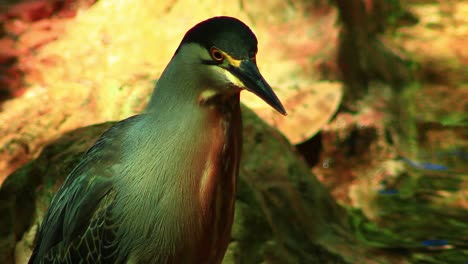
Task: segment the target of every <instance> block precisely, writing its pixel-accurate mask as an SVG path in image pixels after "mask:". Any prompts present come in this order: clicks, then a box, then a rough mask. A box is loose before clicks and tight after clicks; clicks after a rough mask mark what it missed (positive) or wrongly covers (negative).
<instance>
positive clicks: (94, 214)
mask: <svg viewBox="0 0 468 264" xmlns="http://www.w3.org/2000/svg"><path fill="white" fill-rule="evenodd" d="M141 118H142V116H141V115H136V116H133V117H130V118H127V119H125V120H122V121H120V122H118V123H116V124H114V125H113V126H112V127H111V128H109V129H108V130H107V131H106V132H104V133H103V134H102V136H101V137H100V138H99V139H98V140H97V141H96V143H95V144H94V145H93V146H92V147H91V148H90V149H89V150H88V151H87V152H86V154H85V155H84V156H83V158H82V160H81V161H80V163H79V164H78V165H77V166H76V167H75V168H74V169H73V170H72V172H71V173H70V174H69V175H68V176H67V178H66V179H65V181H64V183H63V184H62V186H61V187H60V189H59V190H58V192H57V193H56V194H55V196H54V198H53V199H52V202H51V204H50V206H49V209H48V211H47V213H46V215H45V217H44V221H43V223H42V225H41V227H40V229H39V233H38V236H37V242H36V244H37V246H36V248H35V250H34V252H33V257H34V255H37V256H36V257H39V258H42V257H44V255H45V254H46V253H47V252H49V251H50V250H51V249H52V248H53V247H55V246H56V245H58V244H62V245H71V244H73V241H74V240H75V239H76V237H78V236H83V235H85V234H86V233H89V232H88V231H89V230H88V229H89V228H90V225H91V223H92V222H93V221H94V222H99V221H100V219H98V218H100V217H103V216H104V215H106V211H108V210H109V208H110V207H111V204H112V200H113V197H114V194H113V177H112V176H113V173H114V172H115V169H113V167H114V166H116V165H118V163H119V162H120V159H121V157H120V147H121V146H120V140H121V137H122V135H123V132H124V131H126V130H127V129H129V128H130V127H131V126H133V125H134V124H135V123H136V122H138V121H139V120H140V119H141ZM89 234H91V233H89Z"/></svg>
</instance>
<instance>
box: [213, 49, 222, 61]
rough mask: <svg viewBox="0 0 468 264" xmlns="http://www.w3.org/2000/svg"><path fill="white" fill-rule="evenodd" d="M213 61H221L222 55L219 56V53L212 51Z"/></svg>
mask: <svg viewBox="0 0 468 264" xmlns="http://www.w3.org/2000/svg"><path fill="white" fill-rule="evenodd" d="M212 55H213V59H215V60H222V59H223V55H222V54H221V52H219V51H217V50H213V53H212Z"/></svg>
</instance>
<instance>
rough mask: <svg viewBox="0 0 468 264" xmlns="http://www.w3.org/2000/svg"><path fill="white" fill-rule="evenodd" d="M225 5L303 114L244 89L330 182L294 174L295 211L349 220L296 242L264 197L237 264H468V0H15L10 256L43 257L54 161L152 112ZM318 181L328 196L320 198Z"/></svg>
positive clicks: (9, 102)
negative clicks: (160, 89)
mask: <svg viewBox="0 0 468 264" xmlns="http://www.w3.org/2000/svg"><path fill="white" fill-rule="evenodd" d="M217 15H229V16H234V17H237V18H239V19H241V20H242V21H244V22H245V23H246V24H248V25H249V26H250V27H251V28H252V30H253V31H254V32H255V34H256V35H257V38H258V40H259V53H258V55H257V62H258V65H259V68H260V70H261V72H262V74H263V75H264V77H265V79H266V80H267V81H268V82H269V83H270V84H271V85H272V87H273V88H274V89H275V91H276V92H277V94H278V96H279V98H280V99H281V100H282V101H283V103H284V106H285V108H286V109H287V111H288V113H289V115H288V116H287V117H283V116H280V115H278V114H277V113H275V112H274V111H273V110H271V109H270V107H269V106H268V105H265V104H264V103H263V102H262V101H261V100H259V99H256V97H255V96H251V95H249V94H248V93H246V92H244V93H243V94H242V102H243V103H244V104H245V105H246V106H247V107H249V108H250V109H252V110H253V111H254V112H255V113H256V114H257V115H258V116H259V117H261V118H262V119H263V120H264V121H265V122H266V123H267V124H268V125H269V126H271V127H273V128H275V129H277V130H279V131H280V132H281V133H282V134H283V135H284V137H285V138H286V139H287V140H288V142H289V143H290V144H291V145H292V146H290V148H291V153H292V154H291V155H293V157H294V159H296V160H298V161H297V162H299V163H300V164H301V165H297V166H295V165H294V166H293V165H290V164H289V163H288V166H289V167H288V168H289V170H288V171H289V172H288V173H291V175H292V173H295V172H291V171H293V170H294V168H296V167H298V166H299V167H300V166H303V168H304V173H302V172H301V175H303V176H302V177H304V179H307V180H305V181H311V182H312V186H315V187H314V188H311V189H305V190H302V189H300V188H301V185H300V184H296V183H297V182H294V184H293V185H292V186H294V189H295V191H297V192H298V193H300V194H301V195H302V196H300V199H299V198H298V200H292V203H293V205H291V206H292V207H294V206H295V205H294V204H295V203H300V204H306V205H307V204H309V205H311V206H310V208H309V207H308V208H309V209H310V210H311V211H314V210H315V211H316V212H317V215H322V214H330V215H333V216H330V217H331V219H333V221H334V220H337V221H336V223H334V227H333V228H330V230H333V231H330V232H323V233H321V232H318V233H320V234H316V233H317V232H315V231H314V232H311V233H314V234H315V235H311V236H310V237H306V238H298V237H297V236H296V235H294V236H291V237H293V238H291V239H289V238H290V237H289V234H290V231H287V228H286V227H284V229H283V227H282V226H281V225H282V224H281V223H279V222H275V219H269V220H268V212H271V211H270V210H274V209H272V207H268V206H266V207H265V205H262V203H261V199H260V202H259V199H258V197H257V199H254V198H252V199H253V202H252V203H257V202H259V204H260V205H259V207H258V208H257V209H258V210H259V211H260V213H259V214H258V215H256V217H257V218H255V219H257V220H258V221H260V222H261V223H260V222H259V223H260V225H263V224H265V225H266V226H268V227H267V228H266V229H265V230H269V231H268V232H271V237H268V239H266V238H265V239H263V240H261V239H260V238H258V237H256V238H255V239H259V240H258V241H260V240H261V241H262V242H261V243H260V242H259V244H258V245H257V244H255V245H254V242H253V240H252V238H249V239H251V240H250V241H252V242H251V243H252V245H251V246H249V244H248V243H247V244H242V245H243V246H240V247H236V246H234V244H233V246H232V247H231V246H230V249H229V251H228V255H227V257H226V260H225V263H468V165H467V164H468V130H467V125H468V67H467V66H468V48H467V47H468V2H467V1H461V0H460V1H456V0H438V1H437V0H391V1H390V0H355V1H349V0H302V1H286V0H270V1H243V0H238V1H214V0H211V1H208V0H202V1H192V0H179V1H177V0H167V1H143V0H133V1H131V0H118V1H117V0H101V1H94V0H0V186H1V187H0V221H1V222H0V263H14V262H15V260H16V263H24V262H25V260H26V259H27V257H28V254H29V253H28V250H29V249H30V246H31V244H32V243H33V242H32V241H33V240H34V232H35V229H34V228H32V227H34V223H35V222H36V221H38V222H40V218H41V216H42V214H41V213H40V212H43V210H45V208H47V203H48V201H50V196H51V195H52V193H53V192H54V191H55V190H56V188H57V186H59V185H60V184H59V183H60V182H61V181H62V180H63V178H61V179H60V180H57V181H56V180H54V181H52V182H46V181H44V180H42V178H41V177H45V176H44V175H43V174H44V171H47V172H48V173H49V172H50V171H51V170H52V171H53V170H57V171H59V169H55V167H54V166H55V165H54V164H55V163H58V162H61V161H64V164H65V165H63V166H64V167H65V166H68V167H70V166H71V165H70V164H75V163H73V162H68V156H67V155H71V154H70V153H72V154H73V155H75V154H76V153H82V152H83V151H85V149H86V147H90V146H91V145H92V140H91V139H89V137H88V136H83V135H88V134H86V133H91V134H92V135H93V137H97V136H99V134H100V133H102V128H101V130H99V129H98V130H97V131H94V130H92V129H96V128H95V127H91V128H89V129H88V130H83V129H82V128H85V127H88V126H90V125H95V124H99V123H104V122H108V121H116V120H120V119H123V118H126V117H128V116H131V115H134V114H137V113H139V112H141V111H142V109H143V108H144V106H145V104H146V102H147V101H148V99H149V96H150V94H151V92H152V89H153V87H154V83H155V82H156V81H157V78H158V77H159V75H160V74H161V72H162V70H163V69H164V67H165V66H166V65H167V63H168V62H169V60H170V59H171V57H172V55H173V53H174V51H175V50H176V48H177V46H178V45H179V42H180V41H181V39H182V37H183V35H184V34H185V32H186V31H187V30H188V29H189V28H191V27H192V26H193V25H195V24H196V23H198V22H200V21H201V20H204V19H207V18H209V17H212V16H217ZM248 122H249V121H247V123H248ZM256 122H259V121H256ZM247 126H248V125H247ZM77 131H78V132H77ZM89 131H91V132H89ZM70 133H71V134H70ZM64 135H65V138H64ZM67 135H72V136H69V137H68V138H67V137H66V136H67ZM249 136H251V137H252V138H253V137H254V135H253V134H249V132H247V135H246V137H249ZM82 137H85V138H86V139H87V141H86V143H85V142H84V141H83V142H81V141H79V140H78V139H80V138H82ZM279 137H282V136H279ZM91 138H92V137H91ZM94 139H95V138H93V140H94ZM278 140H280V139H278ZM77 141H78V142H79V143H80V144H83V146H81V145H80V148H79V150H76V151H75V150H73V148H74V147H70V146H72V145H71V144H74V143H72V142H77ZM56 142H61V143H60V144H59V145H57V144H56ZM54 143H55V144H56V145H54ZM289 143H285V144H288V146H289ZM77 144H78V143H77ZM246 144H248V143H246ZM265 144H267V143H265ZM46 146H57V147H55V148H54V147H49V148H48V152H46V151H44V152H42V151H43V149H44V147H46ZM73 146H75V145H73ZM271 148H274V146H271ZM65 149H66V151H65ZM247 149H248V147H247ZM266 149H268V148H266ZM74 151H75V152H74ZM41 152H42V153H43V154H41ZM44 153H45V154H44ZM278 153H279V154H278V157H279V156H280V155H283V154H282V153H281V152H278ZM76 155H77V157H79V155H78V154H76ZM284 155H289V154H284ZM38 157H40V158H39V159H37V160H35V159H36V158H38ZM75 159H76V157H75ZM34 160H35V161H34ZM246 160H247V158H246ZM54 162H55V163H54ZM40 164H47V165H40ZM275 166H280V165H278V164H271V163H270V164H269V168H270V169H271V170H272V171H280V170H281V168H278V167H275ZM36 168H41V169H40V170H39V169H37V170H36ZM301 168H302V167H301ZM64 170H65V169H64ZM60 171H61V169H60ZM65 171H66V170H65ZM288 173H286V176H287V174H288ZM46 174H47V173H46ZM62 174H63V173H62ZM65 176H66V174H65V175H61V177H65ZM286 176H285V177H286ZM15 177H16V179H15ZM242 177H244V176H242ZM290 178H291V177H290ZM247 179H248V178H247ZM317 180H318V181H317ZM246 181H247V183H248V182H249V181H248V180H246ZM288 181H293V180H292V179H288ZM315 181H317V183H316V185H315ZM46 183H47V184H46ZM247 185H248V184H247ZM249 186H250V188H251V190H252V191H253V192H254V193H255V190H256V189H255V186H254V187H252V186H253V185H249ZM49 189H50V190H49ZM241 189H242V187H241ZM318 189H320V190H323V192H322V191H320V192H317V190H318ZM44 190H48V191H44ZM308 192H311V193H314V195H316V197H318V196H320V199H324V201H327V202H326V203H327V206H324V207H323V208H322V207H317V206H316V205H315V204H313V203H312V202H310V203H309V202H308V201H307V199H306V198H304V197H307V193H308ZM39 193H40V195H39ZM316 193H320V194H316ZM41 195H45V196H41ZM25 196H27V197H28V198H27V199H26V198H24V197H25ZM254 196H255V195H254ZM44 197H46V198H44ZM249 197H250V196H249ZM37 199H42V200H41V201H42V204H43V205H42V206H38V202H37ZM295 201H296V202H295ZM246 204H247V205H248V206H250V207H251V208H254V206H252V204H251V203H250V202H246ZM328 205H330V206H328ZM330 208H333V209H330ZM257 209H256V210H257ZM239 210H241V209H238V211H239ZM321 210H323V211H321ZM299 211H300V210H299ZM299 211H298V212H299ZM330 211H333V213H330ZM240 212H243V211H242V210H241V211H240ZM248 212H250V211H248ZM276 213H279V214H280V215H281V212H276ZM284 214H287V213H286V212H284ZM270 216H271V215H270ZM283 216H284V215H283ZM237 217H238V216H237V215H236V221H237ZM239 217H240V216H239ZM298 218H300V217H299V216H298ZM337 218H339V219H337ZM249 219H254V218H249ZM262 219H263V220H262ZM264 219H267V221H266V220H264ZM324 219H325V218H324ZM239 221H240V220H239ZM262 221H266V222H265V223H263V222H262ZM298 221H299V220H298ZM314 221H315V220H312V219H310V218H307V217H305V218H304V219H302V220H300V223H303V224H304V226H306V225H307V223H308V222H314ZM330 221H331V222H333V221H332V220H330ZM327 222H329V221H328V220H327V221H324V226H325V225H327ZM331 222H329V223H331ZM338 222H339V223H338ZM283 224H284V223H283ZM243 225H245V226H246V228H247V229H246V230H249V229H248V226H251V225H253V224H252V223H243ZM298 225H299V226H301V225H300V224H298ZM330 225H331V224H330ZM304 228H305V227H304ZM315 229H317V230H319V229H321V227H320V226H316V227H314V230H315ZM256 230H257V231H258V230H260V231H258V232H261V230H263V229H252V230H250V231H248V232H257V231H256ZM275 230H276V231H275ZM278 230H280V231H278ZM284 230H286V231H284ZM327 230H328V229H327ZM233 232H237V231H236V230H234V231H233ZM239 232H241V231H239ZM291 232H293V231H291ZM234 237H235V235H234ZM260 237H261V236H260ZM301 239H302V240H301ZM289 240H291V241H296V242H297V243H296V242H295V243H296V244H294V243H292V244H291V245H293V246H291V245H289V244H288V243H289V242H287V241H289ZM239 241H243V240H242V239H239ZM255 241H257V240H255ZM284 241H286V242H284ZM304 241H308V242H310V243H311V245H310V247H301V246H298V245H301V244H304V243H308V242H304ZM239 243H241V242H239ZM272 243H273V244H274V245H273V246H272ZM296 246H297V248H296ZM276 247H278V248H282V251H281V252H282V253H281V254H280V255H281V257H278V256H277V254H279V253H277V252H274V250H273V249H275V248H276ZM253 248H255V249H261V250H257V251H256V252H253ZM317 248H320V250H317ZM316 250H317V251H316ZM324 252H329V254H330V256H329V255H327V254H328V253H327V254H325V253H324ZM321 254H322V255H323V257H321V258H318V257H317V256H318V255H321ZM319 260H320V261H319ZM324 261H325V262H324Z"/></svg>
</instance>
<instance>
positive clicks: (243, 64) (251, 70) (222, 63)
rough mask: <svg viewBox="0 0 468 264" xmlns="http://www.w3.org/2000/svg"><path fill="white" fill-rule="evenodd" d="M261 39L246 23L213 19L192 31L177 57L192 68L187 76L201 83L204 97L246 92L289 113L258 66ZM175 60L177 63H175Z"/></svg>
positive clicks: (218, 18) (279, 110)
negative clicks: (257, 58)
mask: <svg viewBox="0 0 468 264" xmlns="http://www.w3.org/2000/svg"><path fill="white" fill-rule="evenodd" d="M256 55H257V38H256V37H255V35H254V33H253V32H252V30H250V28H249V27H248V26H247V25H245V24H244V23H243V22H241V21H240V20H238V19H236V18H232V17H213V18H210V19H208V20H205V21H202V22H200V23H199V24H197V25H195V26H194V27H193V28H191V29H190V30H189V31H188V32H187V33H186V34H185V36H184V38H183V39H182V42H181V44H180V46H179V48H178V49H177V51H176V53H175V55H174V58H177V59H178V60H180V61H182V62H183V64H184V65H185V66H189V67H188V68H189V70H188V71H186V72H187V74H189V75H190V76H196V78H195V77H193V78H192V79H193V80H195V79H196V80H197V81H198V84H197V85H198V86H199V87H200V89H205V90H203V91H202V93H201V94H202V95H206V96H207V97H209V96H214V95H222V94H232V93H238V92H239V91H241V90H243V89H245V90H248V91H250V92H252V93H254V94H256V95H257V96H259V97H260V98H262V99H263V100H264V101H265V102H266V103H268V104H269V105H270V106H271V107H273V108H274V109H276V110H277V111H278V112H280V113H281V114H286V111H285V109H284V107H283V105H282V104H281V102H280V101H279V99H278V97H277V96H276V95H275V93H274V92H273V90H272V88H271V87H270V85H269V84H268V83H267V82H266V81H265V79H264V78H263V76H262V75H261V74H260V71H259V70H258V67H257V64H256ZM174 58H173V60H174Z"/></svg>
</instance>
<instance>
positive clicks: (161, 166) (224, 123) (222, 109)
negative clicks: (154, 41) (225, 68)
mask: <svg viewBox="0 0 468 264" xmlns="http://www.w3.org/2000/svg"><path fill="white" fill-rule="evenodd" d="M167 77H168V76H163V77H162V78H161V79H160V82H161V81H162V83H159V84H158V88H157V89H156V91H155V93H154V95H153V98H152V100H151V104H150V106H149V107H148V110H147V113H146V115H145V118H144V119H143V120H142V122H141V123H140V124H139V125H138V126H136V127H135V128H134V133H135V134H136V135H138V136H135V137H132V138H133V139H132V140H133V143H132V144H129V145H131V147H130V148H129V149H128V150H127V151H126V154H127V155H128V157H129V161H131V162H128V163H127V164H129V165H130V166H128V168H127V170H126V172H127V173H126V175H125V176H124V177H129V178H131V179H129V178H127V179H128V180H126V181H123V182H124V183H125V184H126V186H123V187H122V191H123V192H125V193H129V194H141V197H140V198H141V199H140V198H139V199H137V200H138V204H132V205H128V204H127V205H123V206H124V207H128V208H125V210H122V212H129V214H132V215H134V216H130V215H128V216H124V217H128V219H141V223H140V224H138V223H134V222H133V223H132V232H133V233H134V235H136V236H142V237H145V236H148V235H149V234H151V235H152V236H154V238H155V243H157V242H161V240H158V236H159V237H161V236H164V237H170V238H172V239H173V240H172V241H171V240H168V241H165V243H167V244H164V245H160V246H162V247H166V248H174V247H176V245H177V243H181V241H187V239H186V237H185V236H186V235H187V234H189V235H190V236H192V235H193V236H198V237H199V240H198V241H197V240H196V239H195V237H194V238H193V239H194V240H192V241H193V242H194V243H201V244H202V245H203V244H219V243H221V244H226V246H227V243H228V241H229V234H230V228H231V224H232V217H233V208H234V204H233V202H234V195H235V189H236V177H237V175H238V166H239V157H240V152H241V144H242V139H241V128H242V125H241V116H240V107H239V93H234V94H231V95H216V94H215V95H212V94H211V95H210V94H208V95H210V96H208V97H206V95H203V94H202V93H203V91H199V92H198V93H196V92H194V93H192V92H193V91H187V93H188V94H184V90H185V89H184V87H174V86H172V87H171V86H169V84H167V83H164V82H165V81H166V80H167V79H166V78H167ZM181 83H184V82H183V81H182V82H181ZM165 89H180V91H178V92H176V93H174V92H170V93H168V91H166V90H165ZM158 90H159V92H158ZM178 93H179V94H178ZM168 94H171V96H172V95H173V94H176V95H175V96H178V98H177V100H179V101H177V104H176V105H175V106H174V101H172V100H175V99H174V98H172V99H170V98H169V97H167V96H166V95H168ZM177 94H178V95H177ZM136 154H138V155H136ZM132 156H133V157H138V158H137V159H134V158H132ZM130 182H131V183H130ZM122 209H123V208H122ZM142 215H143V216H144V217H142ZM144 218H146V219H144ZM132 221H134V220H132ZM135 226H137V227H136V228H135ZM138 226H139V227H138ZM135 229H139V230H135ZM210 232H214V233H217V234H214V233H212V236H210V237H206V236H203V234H207V233H210ZM226 239H227V240H226ZM221 240H222V241H221ZM187 248H190V247H187Z"/></svg>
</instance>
